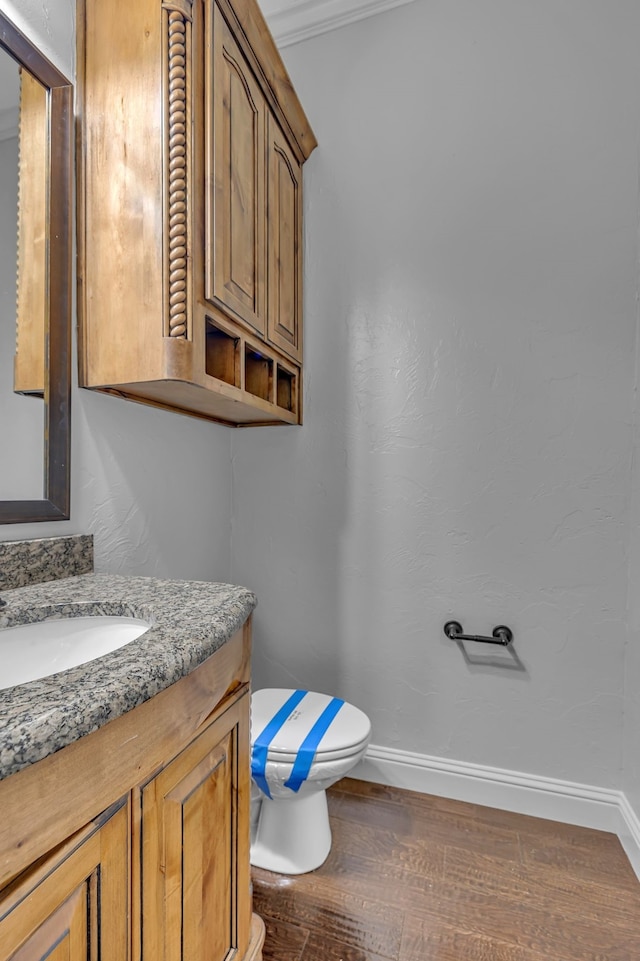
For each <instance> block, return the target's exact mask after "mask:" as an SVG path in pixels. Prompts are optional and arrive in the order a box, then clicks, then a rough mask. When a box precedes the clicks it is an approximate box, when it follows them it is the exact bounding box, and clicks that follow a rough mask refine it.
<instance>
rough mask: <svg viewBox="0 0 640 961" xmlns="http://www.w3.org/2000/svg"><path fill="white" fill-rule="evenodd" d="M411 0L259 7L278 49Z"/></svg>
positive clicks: (303, 1) (284, 2)
mask: <svg viewBox="0 0 640 961" xmlns="http://www.w3.org/2000/svg"><path fill="white" fill-rule="evenodd" d="M411 2H412V0H262V3H261V7H262V10H263V12H264V15H265V17H266V20H267V23H268V24H269V29H270V30H271V33H272V34H273V36H274V38H275V40H276V42H277V44H278V46H279V47H287V46H289V45H290V44H292V43H298V42H299V41H300V40H308V39H309V37H315V36H317V35H318V34H320V33H327V31H329V30H335V29H337V28H338V27H344V26H346V25H347V24H349V23H355V22H356V21H357V20H364V19H365V18H366V17H372V16H374V15H375V14H377V13H384V11H386V10H391V9H392V8H393V7H399V6H402V5H403V4H405V3H411Z"/></svg>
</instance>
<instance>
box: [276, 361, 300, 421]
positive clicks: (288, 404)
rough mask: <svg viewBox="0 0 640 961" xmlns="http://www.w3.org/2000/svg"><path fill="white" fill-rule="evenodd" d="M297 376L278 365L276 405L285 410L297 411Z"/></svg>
mask: <svg viewBox="0 0 640 961" xmlns="http://www.w3.org/2000/svg"><path fill="white" fill-rule="evenodd" d="M296 386H297V384H296V375H295V374H294V373H292V372H291V371H289V370H286V369H285V368H284V367H281V366H280V364H278V368H277V372H276V404H277V405H278V407H282V409H283V410H295V409H296Z"/></svg>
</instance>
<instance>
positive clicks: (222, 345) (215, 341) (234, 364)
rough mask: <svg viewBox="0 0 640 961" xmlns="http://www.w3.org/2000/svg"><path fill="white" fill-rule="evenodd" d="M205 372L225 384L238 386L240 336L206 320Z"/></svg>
mask: <svg viewBox="0 0 640 961" xmlns="http://www.w3.org/2000/svg"><path fill="white" fill-rule="evenodd" d="M205 365H206V372H207V374H209V376H210V377H217V379H218V380H221V381H223V382H224V383H225V384H231V386H232V387H240V338H239V337H232V336H231V335H230V334H228V333H227V332H226V331H224V330H222V329H221V328H220V327H217V326H216V325H215V324H213V323H212V322H211V321H210V320H208V321H207V343H206V359H205Z"/></svg>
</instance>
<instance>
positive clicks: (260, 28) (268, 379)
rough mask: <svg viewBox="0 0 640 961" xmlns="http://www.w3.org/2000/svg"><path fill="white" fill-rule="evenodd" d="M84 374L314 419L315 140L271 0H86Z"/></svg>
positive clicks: (111, 383)
mask: <svg viewBox="0 0 640 961" xmlns="http://www.w3.org/2000/svg"><path fill="white" fill-rule="evenodd" d="M78 36H79V51H78V64H79V84H78V86H79V109H80V124H81V128H80V129H81V131H82V138H81V140H82V150H81V156H80V164H79V166H80V171H79V190H78V197H79V208H80V214H79V253H80V271H79V283H80V297H79V302H80V310H81V318H80V383H81V385H82V386H84V387H89V388H94V389H97V390H102V391H106V392H111V393H117V394H119V395H120V396H123V397H127V398H129V399H132V400H137V401H141V402H143V403H148V404H153V405H155V406H161V407H167V408H170V409H173V410H177V411H182V412H184V413H190V414H194V415H196V416H201V417H206V418H209V419H213V420H219V421H222V422H225V423H228V424H233V425H236V426H247V425H257V424H270V423H290V424H294V423H300V422H301V420H302V410H301V396H302V392H301V384H302V167H303V164H304V162H305V160H306V159H307V158H308V157H309V155H310V154H311V152H312V151H313V149H314V148H315V146H316V140H315V137H314V135H313V131H312V130H311V128H310V126H309V123H308V120H307V118H306V116H305V114H304V111H303V109H302V107H301V105H300V103H299V101H298V98H297V96H296V94H295V92H294V90H293V87H292V84H291V81H290V79H289V77H288V74H287V72H286V69H285V67H284V65H283V63H282V60H281V58H280V55H279V53H278V50H277V48H276V45H275V43H274V41H273V39H272V37H271V35H270V33H269V31H268V28H267V26H266V23H265V21H264V19H263V17H262V14H261V12H260V9H259V7H258V5H257V3H256V2H255V0H165V2H163V0H137V2H136V3H131V2H130V0H80V4H79V23H78Z"/></svg>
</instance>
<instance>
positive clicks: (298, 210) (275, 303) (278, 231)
mask: <svg viewBox="0 0 640 961" xmlns="http://www.w3.org/2000/svg"><path fill="white" fill-rule="evenodd" d="M267 158H268V160H267V162H268V181H267V224H268V238H267V248H268V258H269V259H268V274H267V290H268V308H267V309H268V337H269V340H270V341H271V343H272V344H273V345H274V346H275V347H278V348H279V349H280V350H281V351H283V352H284V353H285V354H288V355H289V356H290V357H292V358H293V359H294V360H297V361H301V360H302V167H301V165H300V164H299V163H298V161H297V160H296V158H295V157H294V155H293V153H292V151H291V148H290V147H289V144H288V143H287V140H286V139H285V137H284V135H283V133H282V131H281V129H280V127H279V125H278V123H277V121H276V120H275V119H274V118H273V117H269V123H268V150H267Z"/></svg>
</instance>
